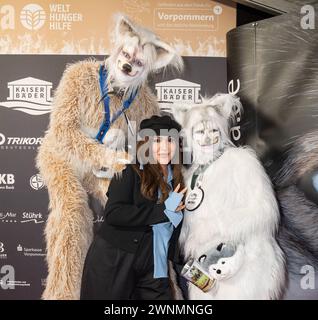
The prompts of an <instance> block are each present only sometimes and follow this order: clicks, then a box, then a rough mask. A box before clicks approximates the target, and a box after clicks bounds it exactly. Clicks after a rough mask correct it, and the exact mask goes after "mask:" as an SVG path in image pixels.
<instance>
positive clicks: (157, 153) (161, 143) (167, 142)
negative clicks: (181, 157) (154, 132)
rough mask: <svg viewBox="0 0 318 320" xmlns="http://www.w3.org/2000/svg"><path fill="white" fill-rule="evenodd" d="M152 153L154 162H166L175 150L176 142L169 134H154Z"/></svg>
mask: <svg viewBox="0 0 318 320" xmlns="http://www.w3.org/2000/svg"><path fill="white" fill-rule="evenodd" d="M152 139H153V141H152V154H153V158H154V160H155V161H156V162H158V163H160V164H168V163H169V162H170V161H171V159H172V158H173V156H174V154H175V152H176V142H175V140H174V139H173V138H172V137H171V136H154V137H153V138H152Z"/></svg>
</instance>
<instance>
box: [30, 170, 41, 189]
mask: <svg viewBox="0 0 318 320" xmlns="http://www.w3.org/2000/svg"><path fill="white" fill-rule="evenodd" d="M30 186H31V188H32V189H34V190H40V189H42V188H43V186H44V183H43V180H42V177H41V176H40V175H39V174H35V175H34V176H32V177H31V178H30Z"/></svg>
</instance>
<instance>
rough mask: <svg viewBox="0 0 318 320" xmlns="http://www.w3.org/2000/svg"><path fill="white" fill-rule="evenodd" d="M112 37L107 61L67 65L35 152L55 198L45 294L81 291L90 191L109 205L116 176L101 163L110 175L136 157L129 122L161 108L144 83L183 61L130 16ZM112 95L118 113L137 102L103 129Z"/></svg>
mask: <svg viewBox="0 0 318 320" xmlns="http://www.w3.org/2000/svg"><path fill="white" fill-rule="evenodd" d="M114 41H115V42H114V46H113V52H112V53H111V55H110V56H109V58H107V59H106V60H105V61H104V62H102V63H101V62H97V61H93V60H86V61H81V62H77V63H74V64H73V65H71V66H69V67H68V68H67V69H66V70H65V72H64V74H63V77H62V79H61V81H60V83H59V86H58V88H57V90H56V93H55V97H54V102H53V108H52V113H51V118H50V124H49V128H48V130H47V131H46V134H45V137H44V139H43V143H42V145H41V147H40V149H39V153H38V156H37V166H38V168H39V171H40V173H41V175H42V177H43V180H44V182H45V184H46V186H47V188H48V193H49V199H50V202H49V211H50V214H49V217H48V220H47V224H46V227H45V236H46V243H47V264H48V277H47V283H46V288H45V291H44V293H43V298H44V299H78V298H79V295H80V284H81V276H82V269H83V264H84V260H85V256H86V253H87V250H88V247H89V245H90V243H91V240H92V236H93V213H92V211H91V210H90V208H89V205H88V194H91V195H93V196H94V197H95V198H97V199H98V200H99V201H100V202H101V204H102V205H104V204H105V202H106V192H107V188H108V184H109V181H110V179H107V178H98V175H99V173H100V172H102V171H100V169H106V170H108V173H109V178H110V177H111V176H112V175H113V174H114V173H118V172H120V171H122V170H123V169H124V166H125V163H127V162H128V161H129V160H130V157H129V156H128V154H127V153H126V152H125V151H124V146H125V137H126V136H127V135H126V134H125V133H126V132H127V130H128V129H127V126H128V125H129V124H131V126H130V128H132V127H133V126H132V124H133V123H134V122H135V125H136V128H138V127H139V123H140V121H141V120H142V119H143V118H147V117H150V116H151V115H153V114H159V107H158V104H157V101H156V98H155V96H154V95H153V94H152V93H151V91H150V89H149V88H148V86H147V84H146V79H147V76H148V74H149V73H150V72H153V71H155V70H159V69H160V68H163V67H166V66H168V65H172V66H174V67H176V68H177V69H181V68H182V59H181V57H179V56H178V55H177V54H176V52H175V51H174V49H172V48H171V47H170V46H169V45H168V44H167V43H165V42H163V41H161V40H160V39H159V38H158V37H157V36H156V35H155V34H154V33H152V32H151V31H149V30H147V29H144V28H142V27H140V26H138V25H136V24H134V23H133V22H132V21H131V20H129V19H128V18H127V17H125V16H122V15H119V16H118V18H117V24H116V29H115V33H114ZM101 71H102V73H101ZM102 76H103V77H104V78H103V79H104V83H103V82H101V79H102ZM101 90H102V91H101ZM133 96H134V99H132V97H133ZM108 98H109V99H110V103H109V105H108V107H109V110H110V116H111V117H113V118H114V115H115V114H116V113H117V111H119V112H120V111H121V110H122V108H123V106H125V107H127V105H125V103H126V101H129V103H128V105H129V104H131V105H130V106H129V108H127V109H125V112H123V114H120V116H118V118H117V119H116V120H115V121H114V122H113V123H112V124H111V128H110V130H109V131H108V132H107V133H106V136H105V132H103V131H102V124H103V123H104V121H105V119H104V117H106V116H107V114H109V112H108V113H107V109H105V110H104V107H105V105H103V103H105V101H106V99H108ZM108 101H109V100H108ZM131 101H132V103H131ZM105 108H106V107H105ZM97 137H99V139H98V140H99V141H97V140H96V139H95V138H97ZM101 142H102V143H101ZM93 172H95V173H96V175H95V174H94V173H93ZM102 173H103V172H102Z"/></svg>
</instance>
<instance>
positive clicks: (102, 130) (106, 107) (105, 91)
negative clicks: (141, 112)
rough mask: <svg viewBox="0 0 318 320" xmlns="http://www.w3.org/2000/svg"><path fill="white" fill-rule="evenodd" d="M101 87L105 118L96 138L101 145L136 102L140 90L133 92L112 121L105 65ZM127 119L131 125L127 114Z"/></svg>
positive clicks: (102, 69)
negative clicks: (122, 115)
mask: <svg viewBox="0 0 318 320" xmlns="http://www.w3.org/2000/svg"><path fill="white" fill-rule="evenodd" d="M99 86H100V90H101V93H102V98H101V99H100V101H99V102H101V101H102V100H103V102H104V113H105V118H104V121H103V123H102V125H101V126H100V128H99V131H98V133H97V135H96V137H95V138H96V139H97V140H98V141H99V142H100V143H103V139H104V137H105V135H106V133H107V131H108V130H109V128H110V126H111V125H112V124H113V123H114V122H115V121H116V120H117V119H118V118H119V116H120V115H121V114H122V113H124V114H125V111H126V110H127V109H128V108H129V107H130V105H131V103H132V102H133V101H134V99H135V97H136V95H137V91H138V90H136V91H135V92H133V93H132V94H131V95H130V97H129V98H128V99H127V100H125V101H124V102H123V105H122V108H121V109H120V110H118V111H117V112H116V113H115V114H114V116H113V117H112V119H110V109H109V103H110V97H109V95H108V87H107V70H106V68H105V67H104V65H103V64H102V65H101V66H100V68H99ZM125 119H126V121H127V123H128V125H129V121H128V118H127V115H126V114H125Z"/></svg>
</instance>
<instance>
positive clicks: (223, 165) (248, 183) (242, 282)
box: [172, 94, 285, 299]
mask: <svg viewBox="0 0 318 320" xmlns="http://www.w3.org/2000/svg"><path fill="white" fill-rule="evenodd" d="M229 105H231V106H236V111H237V110H238V109H237V107H239V105H240V104H239V100H238V99H237V98H235V97H233V96H230V95H226V94H224V95H216V96H214V97H212V98H211V99H207V100H205V101H204V103H203V104H201V105H196V106H193V107H191V108H190V109H189V107H186V108H183V109H182V108H176V109H175V112H173V111H172V112H173V113H174V115H175V118H176V120H177V121H179V122H180V123H181V124H182V125H183V127H184V128H185V132H186V136H187V141H188V142H189V141H190V140H191V141H192V142H191V145H192V149H193V152H194V155H193V158H194V160H196V159H201V164H206V163H208V162H209V161H212V164H211V165H209V166H208V167H207V169H206V170H205V173H204V175H203V180H202V189H203V190H204V192H205V198H204V200H203V202H202V204H201V206H200V207H199V208H197V209H196V210H195V211H192V212H190V211H185V213H184V221H183V225H182V230H181V235H180V239H179V241H180V245H181V247H182V248H183V252H184V256H185V259H186V260H187V259H189V258H190V257H192V258H195V259H198V258H199V257H200V256H201V255H202V254H204V253H205V252H207V251H208V250H209V249H210V248H213V247H217V246H218V245H219V244H220V243H231V244H233V245H234V246H242V247H243V248H244V250H243V252H244V253H243V258H244V259H243V262H242V266H241V268H240V269H239V270H238V271H237V272H236V273H235V275H233V277H229V278H226V279H222V280H219V281H218V286H217V289H216V290H214V289H213V290H211V291H209V292H207V293H204V292H203V291H201V290H200V289H198V288H197V287H196V286H194V285H193V284H191V283H190V284H189V298H190V299H278V298H279V297H281V294H282V291H283V288H284V283H285V262H284V255H283V252H282V251H281V249H280V247H279V246H278V244H277V242H276V240H275V236H276V232H277V228H278V224H279V211H278V206H277V202H276V199H275V196H274V192H273V189H272V185H271V181H270V180H269V178H268V176H267V175H266V173H265V170H264V168H263V167H262V165H261V163H260V162H259V160H258V159H257V157H256V154H255V152H254V151H253V150H252V149H251V148H248V147H234V146H233V144H232V143H231V142H230V138H229V131H228V127H229V120H230V118H231V116H232V115H233V112H231V111H230V112H229V110H228V106H229ZM239 108H240V107H239ZM199 124H200V125H199ZM196 128H198V132H199V133H200V132H201V133H200V134H201V137H199V138H196V137H195V134H196V133H195V132H196V130H197V129H196ZM202 159H203V160H202ZM197 167H198V165H197V163H196V162H194V163H193V164H192V166H191V167H190V168H189V169H187V170H186V171H185V173H184V174H185V181H186V182H187V186H188V192H189V191H190V190H191V187H190V186H191V178H192V175H193V173H194V171H195V170H196V168H197Z"/></svg>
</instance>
